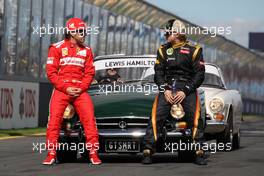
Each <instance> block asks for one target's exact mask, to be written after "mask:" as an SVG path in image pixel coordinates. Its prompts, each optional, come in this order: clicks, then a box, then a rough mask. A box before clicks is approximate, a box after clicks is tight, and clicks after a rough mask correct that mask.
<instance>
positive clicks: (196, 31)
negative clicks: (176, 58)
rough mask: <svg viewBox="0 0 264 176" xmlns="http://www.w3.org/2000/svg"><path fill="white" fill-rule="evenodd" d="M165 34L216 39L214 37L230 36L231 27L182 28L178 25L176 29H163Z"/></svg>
mask: <svg viewBox="0 0 264 176" xmlns="http://www.w3.org/2000/svg"><path fill="white" fill-rule="evenodd" d="M164 30H165V32H169V33H172V34H173V35H176V34H178V33H180V34H184V35H210V36H211V37H216V35H231V34H232V27H231V26H227V27H223V26H203V27H199V26H189V25H187V26H183V25H179V26H178V27H172V28H165V29H164Z"/></svg>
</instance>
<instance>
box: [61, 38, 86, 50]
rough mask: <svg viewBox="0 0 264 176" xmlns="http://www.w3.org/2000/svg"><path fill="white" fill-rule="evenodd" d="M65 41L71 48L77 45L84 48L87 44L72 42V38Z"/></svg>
mask: <svg viewBox="0 0 264 176" xmlns="http://www.w3.org/2000/svg"><path fill="white" fill-rule="evenodd" d="M65 43H67V45H68V46H70V47H71V48H75V47H77V46H78V47H80V48H84V47H85V46H83V45H81V44H79V43H72V42H71V40H70V39H65Z"/></svg>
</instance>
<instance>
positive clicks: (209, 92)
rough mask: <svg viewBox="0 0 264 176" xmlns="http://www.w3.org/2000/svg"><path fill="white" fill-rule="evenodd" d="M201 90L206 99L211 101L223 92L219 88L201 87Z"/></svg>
mask: <svg viewBox="0 0 264 176" xmlns="http://www.w3.org/2000/svg"><path fill="white" fill-rule="evenodd" d="M201 89H202V90H204V94H205V97H206V99H207V100H208V99H211V98H213V97H215V96H217V95H220V94H221V93H222V92H224V91H225V90H224V89H219V88H212V87H201Z"/></svg>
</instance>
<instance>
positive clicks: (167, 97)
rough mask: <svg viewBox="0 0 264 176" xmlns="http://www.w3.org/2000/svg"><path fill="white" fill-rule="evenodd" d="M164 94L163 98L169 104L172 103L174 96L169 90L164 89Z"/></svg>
mask: <svg viewBox="0 0 264 176" xmlns="http://www.w3.org/2000/svg"><path fill="white" fill-rule="evenodd" d="M164 95H165V100H166V101H167V102H169V103H170V104H174V97H173V95H172V91H171V90H165V92H164Z"/></svg>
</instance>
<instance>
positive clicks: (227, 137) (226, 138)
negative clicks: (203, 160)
mask: <svg viewBox="0 0 264 176" xmlns="http://www.w3.org/2000/svg"><path fill="white" fill-rule="evenodd" d="M233 141H234V134H233V115H232V111H230V112H229V116H228V121H227V126H226V128H225V130H224V131H223V132H221V133H220V134H218V135H217V138H216V142H217V146H218V147H217V148H218V151H231V150H233ZM220 146H221V147H220Z"/></svg>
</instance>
